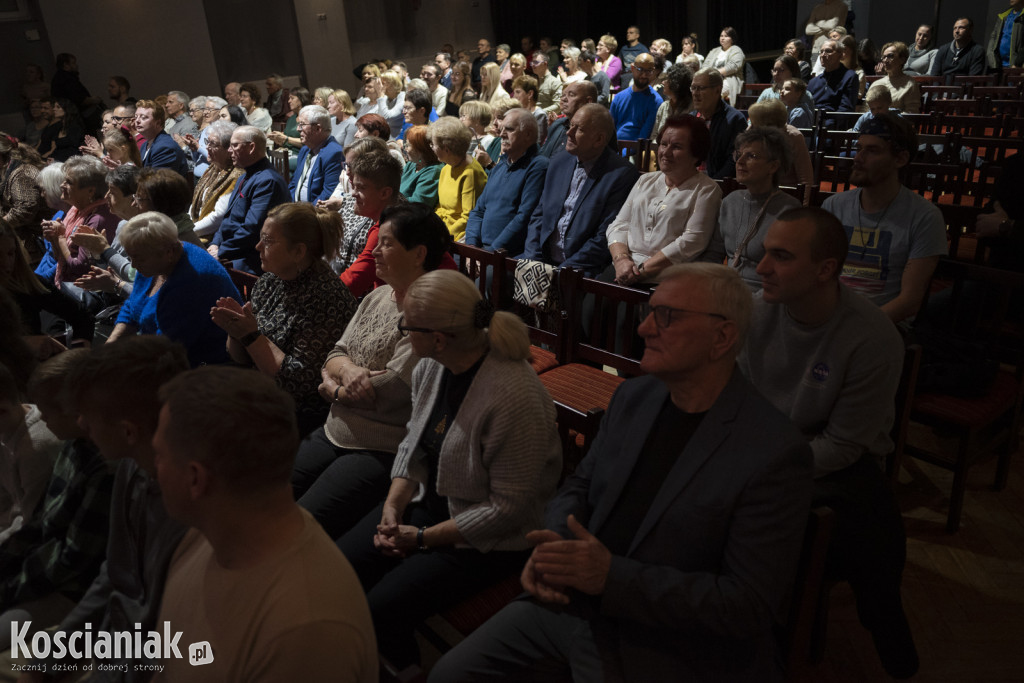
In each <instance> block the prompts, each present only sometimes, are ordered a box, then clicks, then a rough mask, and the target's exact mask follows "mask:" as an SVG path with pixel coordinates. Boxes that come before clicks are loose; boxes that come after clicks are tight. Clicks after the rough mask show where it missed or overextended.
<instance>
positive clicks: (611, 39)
mask: <svg viewBox="0 0 1024 683" xmlns="http://www.w3.org/2000/svg"><path fill="white" fill-rule="evenodd" d="M618 47H619V41H617V40H615V36H613V35H608V34H606V35H603V36H601V40H599V41H597V64H595V65H594V66H595V67H597V70H598V71H603V72H604V73H605V75H607V76H608V80H610V81H611V82H612V92H618V91H619V88H620V87H621V85H622V83H621V82H620V80H619V74H621V73H622V60H621V59H619V58H618V57H616V56H615V50H616V49H618Z"/></svg>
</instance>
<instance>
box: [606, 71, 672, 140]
mask: <svg viewBox="0 0 1024 683" xmlns="http://www.w3.org/2000/svg"><path fill="white" fill-rule="evenodd" d="M654 71H655V66H654V57H652V56H651V55H649V54H647V53H646V52H645V53H643V54H642V55H640V56H639V57H637V58H636V60H634V62H633V67H632V72H633V84H632V85H631V86H630V87H629V88H628V89H625V90H623V91H622V92H620V93H619V94H618V95H616V96H615V98H614V99H613V100H612V108H611V111H612V118H613V119H615V132H616V136H617V137H618V139H619V140H640V139H643V138H648V137H650V135H651V130H652V129H653V128H654V118H655V116H657V114H658V107H660V106H661V103H662V102H663V100H662V97H661V95H659V94H658V93H656V92H654V88H652V87H651V80H653V78H654Z"/></svg>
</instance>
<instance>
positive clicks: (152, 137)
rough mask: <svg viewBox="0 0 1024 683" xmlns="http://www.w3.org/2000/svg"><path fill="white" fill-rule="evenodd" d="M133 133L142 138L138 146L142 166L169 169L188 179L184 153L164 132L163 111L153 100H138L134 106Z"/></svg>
mask: <svg viewBox="0 0 1024 683" xmlns="http://www.w3.org/2000/svg"><path fill="white" fill-rule="evenodd" d="M135 132H136V133H138V134H139V135H141V136H142V138H143V141H142V144H141V145H140V146H139V154H140V155H141V156H142V165H143V166H147V167H150V168H169V169H171V170H172V171H174V172H176V173H180V174H181V177H182V178H188V176H189V170H188V162H187V161H186V160H185V153H184V152H183V151H182V150H181V147H179V146H178V145H177V144H176V143H175V142H174V139H173V138H172V137H171V136H170V135H168V134H167V133H166V132H164V110H163V108H162V107H161V106H160V105H158V104H157V103H156V102H154V101H153V100H139V101H138V102H137V103H136V105H135Z"/></svg>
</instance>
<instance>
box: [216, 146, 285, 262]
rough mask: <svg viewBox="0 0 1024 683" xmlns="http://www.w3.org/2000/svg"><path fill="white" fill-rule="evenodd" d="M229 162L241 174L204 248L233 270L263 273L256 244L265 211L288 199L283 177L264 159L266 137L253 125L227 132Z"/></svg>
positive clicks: (265, 216) (258, 239)
mask: <svg viewBox="0 0 1024 683" xmlns="http://www.w3.org/2000/svg"><path fill="white" fill-rule="evenodd" d="M229 151H230V154H231V161H232V162H233V163H234V165H235V167H236V168H240V169H243V171H244V173H243V174H242V176H241V177H240V178H239V179H238V182H237V183H235V189H234V190H233V191H232V192H231V199H230V200H229V203H228V213H227V216H225V218H224V221H223V222H222V223H221V224H220V227H219V228H217V232H216V233H215V234H214V236H213V243H212V244H211V245H210V246H209V248H208V249H207V251H209V252H210V254H211V255H213V256H215V257H217V258H219V259H220V260H221V261H230V262H231V263H230V266H231V267H232V268H234V269H235V270H242V271H245V272H247V273H254V274H256V275H262V274H263V268H262V267H261V265H260V255H259V252H257V251H256V243H257V242H259V241H260V230H261V229H263V222H264V221H265V220H266V219H267V213H268V212H269V211H270V210H271V209H272V208H274V207H275V206H277V205H278V204H284V203H285V202H287V201H288V200H289V197H288V186H287V185H286V184H285V182H284V178H282V177H281V175H280V174H279V173H278V172H277V171H275V170H274V169H273V167H272V166H271V165H270V162H269V161H268V160H267V136H266V134H264V132H263V131H261V130H260V129H259V128H256V127H255V126H239V127H238V128H236V129H235V132H234V133H232V134H231V146H230V148H229Z"/></svg>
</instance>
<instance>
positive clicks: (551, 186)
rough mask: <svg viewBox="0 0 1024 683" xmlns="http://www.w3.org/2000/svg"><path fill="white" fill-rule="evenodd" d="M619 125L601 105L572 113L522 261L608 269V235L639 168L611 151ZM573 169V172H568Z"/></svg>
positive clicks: (589, 271) (588, 270) (590, 271)
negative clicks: (562, 146) (567, 130)
mask: <svg viewBox="0 0 1024 683" xmlns="http://www.w3.org/2000/svg"><path fill="white" fill-rule="evenodd" d="M614 139H615V122H614V121H613V120H612V118H611V114H609V113H608V110H607V109H605V108H604V107H602V106H601V105H598V104H584V105H582V106H581V107H579V109H578V110H577V111H576V113H575V114H574V115H573V118H572V123H571V125H570V126H569V132H568V134H567V137H566V143H565V151H566V152H567V154H556V155H554V156H553V157H552V159H551V163H550V166H549V168H548V173H547V175H546V176H545V178H544V191H543V193H542V194H541V196H540V201H539V202H538V204H537V208H536V209H535V210H534V212H533V215H532V216H531V217H530V223H529V227H528V232H527V237H526V245H525V248H524V251H523V258H526V259H532V260H536V261H543V262H545V263H548V264H551V265H553V266H561V267H574V268H580V269H581V270H583V272H584V273H585V274H586V275H587V276H588V277H597V276H598V275H600V274H601V273H602V272H603V271H604V270H605V268H607V267H608V265H609V263H610V259H611V254H610V253H609V251H608V239H607V236H606V234H605V233H606V231H607V229H608V226H609V225H610V224H611V222H612V221H613V220H615V217H616V216H617V215H618V213H619V211H620V209H621V208H622V205H623V203H624V202H625V201H626V197H627V196H628V195H629V193H630V190H631V189H632V188H633V185H634V184H635V183H636V181H637V178H638V177H639V176H638V173H637V170H636V168H635V167H634V166H633V165H632V164H630V163H628V162H627V161H626V160H625V159H623V158H622V157H621V156H619V155H618V154H617V153H616V151H615V150H614V149H613V148H611V147H609V144H608V143H609V142H611V141H613V140H614ZM570 169H572V170H570Z"/></svg>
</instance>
